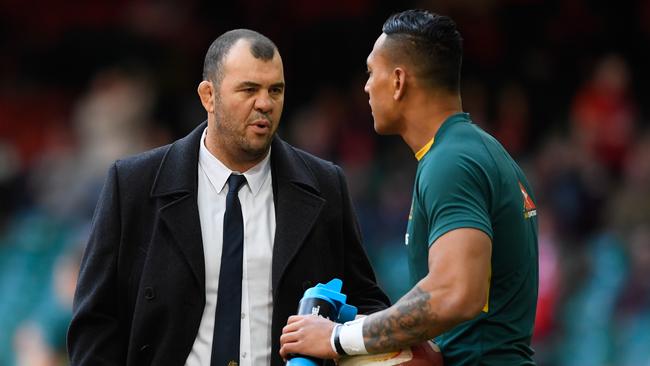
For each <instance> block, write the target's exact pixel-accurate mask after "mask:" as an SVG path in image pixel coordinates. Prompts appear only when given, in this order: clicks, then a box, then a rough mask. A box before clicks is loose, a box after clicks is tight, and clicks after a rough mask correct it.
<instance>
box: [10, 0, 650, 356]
mask: <svg viewBox="0 0 650 366" xmlns="http://www.w3.org/2000/svg"><path fill="white" fill-rule="evenodd" d="M37 3H41V2H37ZM213 3H214V4H213ZM213 3H212V2H211V3H203V2H199V1H197V0H194V1H182V2H181V1H174V0H168V1H150V0H133V1H129V0H119V1H108V0H101V1H96V2H83V1H67V2H60V3H59V2H48V1H43V2H42V6H40V7H38V10H37V11H35V9H34V4H32V3H29V2H21V1H18V0H3V1H1V2H0V48H1V49H2V50H3V52H2V57H0V366H4V365H21V366H22V365H25V366H54V365H66V364H67V359H66V356H65V333H66V329H67V324H68V322H69V320H70V315H71V303H72V296H73V294H74V288H75V283H76V276H77V272H78V268H79V262H80V259H81V256H82V253H83V249H84V245H85V241H86V239H87V236H88V231H89V228H90V225H91V220H92V214H93V210H94V206H95V203H96V200H97V197H98V194H99V191H100V189H101V187H102V184H103V180H104V178H105V174H106V171H107V169H108V166H109V164H110V163H111V162H112V161H113V160H115V159H118V158H120V157H124V156H128V155H131V154H135V153H138V152H140V151H144V150H146V149H149V148H152V147H154V146H160V145H163V144H166V143H169V142H171V141H173V140H174V139H176V138H178V137H181V136H183V135H184V134H186V133H187V132H189V131H190V130H191V129H192V128H193V127H194V126H196V125H197V124H198V123H200V122H201V121H202V120H203V119H204V118H205V116H204V113H203V112H202V110H201V106H200V103H199V100H198V97H197V96H196V92H195V90H196V86H197V85H198V82H199V81H200V77H201V71H202V57H203V56H204V53H205V51H206V49H207V47H208V45H209V44H210V42H211V41H212V39H214V38H215V37H216V36H217V35H218V34H220V33H222V32H223V31H225V30H228V29H232V28H240V27H246V28H252V29H255V30H258V31H260V32H262V33H264V34H266V35H267V36H269V37H270V38H271V39H273V40H274V41H275V42H276V43H277V45H278V47H279V48H280V51H281V53H282V56H283V58H284V64H285V74H286V75H285V76H286V80H287V85H288V87H287V95H286V99H285V100H286V101H285V112H284V116H283V119H282V123H281V127H280V131H279V134H280V135H281V136H282V137H283V138H285V139H286V140H288V141H290V142H291V143H293V144H294V145H296V146H298V147H301V148H303V149H305V150H307V151H309V152H312V153H314V154H316V155H318V156H320V157H323V158H326V159H330V160H332V161H334V162H336V163H337V164H340V165H341V166H342V167H343V168H344V170H345V172H346V174H347V177H348V180H349V185H350V188H351V192H352V197H353V198H354V201H355V208H356V210H357V213H358V216H359V221H360V224H361V228H362V231H363V234H364V244H365V247H366V249H367V251H368V253H369V254H370V257H371V259H372V262H373V265H374V267H375V270H376V272H377V274H378V277H379V280H380V282H381V284H382V285H383V287H384V288H385V290H386V291H387V292H388V293H389V294H390V296H391V297H392V298H393V299H394V300H396V299H397V298H399V297H400V296H401V295H402V294H403V293H404V292H405V291H406V290H408V288H409V286H408V275H407V271H408V269H407V265H406V258H405V250H404V248H403V242H404V233H405V229H406V218H407V215H408V209H409V206H410V200H411V193H412V184H413V179H414V174H415V168H416V160H415V158H414V157H413V154H412V153H411V152H410V151H409V150H408V148H407V147H406V146H405V144H403V143H402V142H401V141H399V140H398V138H396V137H382V136H377V135H376V134H375V133H374V130H373V122H372V117H371V115H370V109H369V106H368V104H367V96H366V95H365V94H364V92H363V85H364V83H365V77H366V75H365V58H366V56H367V54H368V52H369V51H370V50H371V48H372V44H373V42H374V39H375V38H376V37H377V36H378V35H379V33H380V29H381V24H382V23H383V21H384V20H385V18H386V17H387V16H388V15H390V14H391V13H393V12H395V11H398V10H403V9H405V8H409V7H420V8H427V9H430V10H433V11H436V12H440V13H443V14H447V15H451V16H452V17H453V18H454V19H455V20H456V21H457V23H458V25H459V28H460V31H461V33H462V34H463V36H464V39H465V58H464V67H463V85H462V95H463V106H464V109H465V110H466V111H467V112H469V113H470V114H471V115H472V118H473V120H474V121H475V122H476V123H478V124H479V125H481V126H482V127H483V128H484V129H485V130H487V131H488V132H490V133H491V134H493V135H494V136H495V137H497V138H498V139H499V141H501V143H502V144H503V145H504V146H505V147H506V149H507V150H508V151H509V152H510V153H511V154H512V155H513V156H514V157H515V158H516V159H517V160H518V161H519V163H520V164H521V165H522V167H523V168H524V170H525V171H526V174H527V175H528V177H529V179H530V181H531V183H532V185H533V187H534V190H535V194H536V198H537V205H538V212H539V220H540V221H539V222H540V227H539V252H540V258H539V260H540V287H539V302H538V310H537V321H536V325H535V335H534V339H533V344H534V348H535V349H536V352H537V355H536V359H537V362H538V364H539V365H542V366H544V365H590V366H598V365H650V281H649V280H648V278H650V129H649V127H650V123H649V122H650V114H649V113H650V110H649V108H650V83H648V80H650V75H649V74H650V71H648V69H647V65H650V52H649V51H648V50H650V2H648V1H642V0H640V1H632V2H624V3H621V4H616V5H614V4H610V3H608V2H602V1H601V2H598V1H591V2H590V1H587V0H566V1H560V0H557V1H542V0H480V1H469V0H463V1H453V0H443V1H431V0H430V1H406V2H403V3H402V4H400V7H399V8H396V7H395V6H394V5H392V4H390V3H389V2H388V1H380V0H354V1H349V0H328V1H325V0H316V1H300V0H286V1H269V0H243V1H238V2H229V3H228V4H216V3H217V2H213Z"/></svg>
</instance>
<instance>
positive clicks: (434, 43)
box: [382, 9, 463, 92]
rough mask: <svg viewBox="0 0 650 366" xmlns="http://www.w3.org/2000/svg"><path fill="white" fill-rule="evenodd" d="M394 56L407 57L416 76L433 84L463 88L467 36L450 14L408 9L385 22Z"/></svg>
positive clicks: (434, 85)
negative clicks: (464, 37) (462, 68)
mask: <svg viewBox="0 0 650 366" xmlns="http://www.w3.org/2000/svg"><path fill="white" fill-rule="evenodd" d="M382 31H383V32H384V33H385V34H386V36H387V38H386V40H387V41H388V42H387V43H386V44H387V45H388V46H389V47H391V48H394V50H392V51H393V52H391V55H392V57H394V58H399V57H403V56H406V57H407V58H408V59H409V60H408V61H409V62H410V64H411V65H412V66H414V67H415V70H416V71H415V72H416V75H417V76H418V77H419V78H420V79H422V80H424V81H426V82H427V83H428V84H429V85H430V86H433V87H439V88H444V89H446V90H448V91H452V92H458V91H459V90H460V67H461V63H462V58H463V38H462V37H461V35H460V33H459V32H458V30H457V29H456V23H455V22H454V21H453V20H452V19H451V18H449V17H447V16H444V15H438V14H434V13H431V12H429V11H426V10H419V9H417V10H406V11H403V12H401V13H396V14H393V15H391V16H390V17H389V18H388V20H386V22H385V23H384V26H383V27H382Z"/></svg>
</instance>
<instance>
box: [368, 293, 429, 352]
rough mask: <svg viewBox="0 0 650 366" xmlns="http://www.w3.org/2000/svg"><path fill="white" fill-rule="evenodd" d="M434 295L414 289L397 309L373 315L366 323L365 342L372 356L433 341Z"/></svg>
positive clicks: (393, 307) (396, 306)
mask: <svg viewBox="0 0 650 366" xmlns="http://www.w3.org/2000/svg"><path fill="white" fill-rule="evenodd" d="M430 298H431V295H430V294H429V293H428V292H426V291H422V289H420V288H419V287H418V286H415V287H414V288H413V289H412V290H411V291H409V292H408V293H407V294H406V295H404V297H402V298H401V299H400V300H399V301H398V302H397V303H396V304H395V305H394V306H392V307H390V308H388V309H386V310H384V311H381V312H379V313H375V314H372V315H370V316H368V318H366V320H365V321H364V323H363V340H364V343H365V345H366V350H368V352H370V353H377V352H389V351H393V350H397V349H399V348H402V347H404V346H407V345H410V344H413V343H417V342H419V341H423V340H426V339H431V338H433V336H435V335H437V334H436V333H435V331H434V329H432V325H433V324H435V323H436V320H437V318H438V316H437V314H435V313H433V311H432V309H431V305H430V304H429V299H430Z"/></svg>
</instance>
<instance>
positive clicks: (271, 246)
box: [68, 30, 388, 366]
mask: <svg viewBox="0 0 650 366" xmlns="http://www.w3.org/2000/svg"><path fill="white" fill-rule="evenodd" d="M203 76H204V77H203V79H204V80H203V81H202V82H201V83H200V84H199V87H198V93H199V96H200V98H201V102H202V104H203V106H204V108H205V109H206V111H207V114H208V119H207V123H203V124H201V125H200V126H198V127H197V128H196V129H195V130H194V131H193V132H191V133H190V134H189V135H188V136H186V137H184V138H182V139H180V140H178V141H176V142H174V143H172V144H170V145H167V146H163V147H160V148H157V149H154V150H151V151H148V152H145V153H142V154H140V155H137V156H134V157H131V158H127V159H124V160H119V161H117V162H116V163H115V164H114V165H113V166H112V167H111V168H110V170H109V174H108V178H107V180H106V184H105V186H104V189H103V192H102V194H101V198H100V200H99V203H98V205H97V209H96V212H95V217H94V219H93V228H92V234H91V237H90V240H89V242H88V246H87V248H86V250H85V254H84V259H83V262H82V265H81V271H80V275H79V282H78V284H77V290H76V293H75V300H74V310H73V319H72V322H71V324H70V329H69V331H68V350H69V354H70V359H71V362H72V364H73V365H138V366H139V365H149V364H151V365H184V364H185V365H212V366H214V365H217V364H218V365H221V364H222V361H217V357H216V356H215V354H216V353H218V352H223V350H222V349H220V348H224V347H226V346H223V347H222V343H221V342H224V343H223V344H225V343H228V342H230V340H229V338H233V337H234V338H240V341H236V342H234V343H235V344H234V346H235V348H236V350H235V351H234V352H235V353H234V354H235V356H233V357H231V358H232V359H233V361H231V363H228V362H225V363H223V364H224V365H225V364H229V365H232V364H241V365H257V364H271V365H281V364H282V363H283V361H282V359H281V358H280V356H279V354H278V351H279V338H280V335H281V332H282V327H283V326H284V325H285V324H286V322H287V318H288V317H289V316H290V315H292V314H295V312H296V309H297V306H298V302H299V300H300V298H301V297H302V294H303V292H304V290H305V289H306V288H309V287H312V286H314V285H316V284H317V283H325V282H327V281H329V280H331V279H332V278H334V277H338V278H340V279H342V280H343V284H344V286H343V292H344V293H345V294H347V295H348V303H350V304H352V305H355V306H357V307H358V308H359V311H360V313H372V312H374V311H377V310H381V309H383V308H385V307H386V306H387V305H388V299H387V297H386V295H385V294H384V293H383V292H382V291H381V289H380V288H379V287H378V286H377V284H376V283H375V277H374V273H373V271H372V268H371V266H370V263H369V261H368V259H367V256H366V254H365V252H364V250H363V247H362V246H361V243H360V236H359V230H358V225H357V222H356V219H355V215H354V212H353V209H352V204H351V201H350V197H349V193H348V189H347V183H346V181H345V177H344V176H343V173H342V171H341V169H340V168H339V167H338V166H336V165H333V164H331V163H329V162H326V161H323V160H320V159H318V158H316V157H314V156H312V155H309V154H307V153H305V152H303V151H300V150H297V149H295V148H293V147H292V146H290V145H289V144H287V143H285V142H284V141H282V140H281V139H280V138H278V137H277V136H275V131H276V129H277V127H278V123H279V119H280V115H281V113H282V107H283V102H284V88H285V85H284V73H283V66H282V59H281V58H280V55H279V53H278V51H277V48H276V46H275V45H274V44H273V43H272V42H271V41H270V40H269V39H268V38H266V37H264V36H263V35H261V34H259V33H256V32H253V31H249V30H235V31H230V32H227V33H225V34H223V35H222V36H220V37H219V38H217V40H215V41H214V43H213V44H212V45H211V47H210V49H209V50H208V53H207V55H206V60H205V65H204V75H203ZM265 171H266V172H267V173H266V175H267V176H268V178H265V177H266V176H265V175H264V174H265V173H264V172H265ZM224 172H227V174H225V175H224ZM228 175H230V177H229V178H228V181H227V183H226V180H225V177H226V176H228ZM233 176H239V177H240V178H241V176H243V177H244V178H245V179H243V182H244V183H243V187H246V188H239V191H237V190H236V189H235V190H234V195H235V201H233V200H232V197H231V193H232V192H231V193H228V195H226V192H227V191H228V190H229V189H231V188H232V187H231V186H232V185H234V184H233V183H232V182H234V181H231V178H232V177H233ZM227 187H228V188H227ZM237 195H238V196H237ZM226 197H228V198H226ZM240 201H241V203H240ZM228 202H230V203H228ZM232 202H235V206H227V207H226V208H225V213H224V209H223V208H222V207H223V205H229V204H231V203H232ZM231 207H237V208H236V209H235V208H231ZM228 210H230V212H231V213H230V214H229V213H228V212H229V211H228ZM235 210H236V211H235ZM233 212H237V214H233ZM229 215H230V216H229ZM226 216H228V217H231V219H232V217H235V216H236V217H238V219H237V220H239V221H237V220H236V221H237V222H238V224H237V225H234V226H242V227H243V229H238V230H240V232H239V234H238V235H239V238H240V241H241V242H243V243H241V244H240V245H239V246H237V245H235V249H232V248H230V247H229V246H230V245H231V243H230V242H231V241H232V240H230V239H227V238H230V237H231V236H228V235H231V234H227V232H229V230H230V231H232V230H231V229H232V228H231V226H233V225H231V224H230V222H231V221H226V220H231V219H226V218H225V217H226ZM235 237H237V235H235ZM233 245H234V244H233ZM242 246H243V249H241V247H242ZM222 250H223V252H222ZM232 250H234V252H232V253H240V254H239V257H236V256H235V257H233V258H239V259H235V260H233V259H231V258H230V257H226V255H231V254H230V253H231V251H232ZM242 250H243V254H242ZM215 253H216V254H215ZM226 253H229V254H226ZM267 253H268V254H267ZM222 254H223V255H222ZM242 261H243V269H242V264H241V262H242ZM232 263H238V267H237V266H235V267H234V268H238V269H236V270H235V272H225V271H226V268H231V266H232ZM229 270H230V269H229ZM237 271H239V272H237ZM242 271H243V274H242ZM224 273H237V276H235V278H236V279H237V280H236V281H231V280H232V277H233V276H231V275H226V274H224ZM239 276H242V277H241V278H242V279H241V281H239V280H238V279H239ZM232 282H234V283H235V284H236V286H235V287H236V288H237V289H236V291H235V290H231V289H230V288H228V289H227V290H226V284H227V283H232ZM240 285H241V286H240ZM228 286H230V285H228ZM240 287H241V288H240ZM221 291H224V292H227V293H222V292H221ZM237 291H239V292H237ZM217 293H218V294H219V295H218V296H217ZM233 293H237V294H239V295H237V296H240V297H235V299H236V305H233V302H231V303H230V304H226V303H225V300H224V299H226V298H227V297H228V296H231V295H232V294H233ZM239 299H241V303H239ZM240 305H241V309H240ZM215 307H216V309H215ZM231 310H234V312H233V311H231ZM224 311H225V313H226V314H234V313H236V315H237V316H236V317H232V316H226V317H225V318H223V315H219V314H222V313H223V312H224ZM220 312H222V313H220ZM240 312H241V320H240V317H239V314H240ZM220 316H221V318H220ZM232 318H236V319H237V321H236V322H235V323H236V324H235V325H234V327H235V329H236V331H234V332H231V331H228V332H227V334H223V331H222V330H223V329H233V328H231V325H232V323H233V322H229V321H230V320H232ZM220 319H221V320H220ZM237 334H240V336H237ZM224 336H225V337H224ZM213 339H219V340H221V339H224V341H219V342H213ZM231 343H232V342H231ZM260 345H261V346H260ZM240 346H241V349H240ZM228 357H230V356H228ZM231 358H229V359H231Z"/></svg>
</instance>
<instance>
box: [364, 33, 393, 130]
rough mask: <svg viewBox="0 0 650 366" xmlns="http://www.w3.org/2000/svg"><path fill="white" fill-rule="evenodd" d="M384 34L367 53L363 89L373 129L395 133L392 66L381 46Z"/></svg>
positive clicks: (384, 37)
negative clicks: (366, 79)
mask: <svg viewBox="0 0 650 366" xmlns="http://www.w3.org/2000/svg"><path fill="white" fill-rule="evenodd" d="M385 40H386V35H385V34H384V33H382V34H381V36H379V38H377V41H376V42H375V45H374V47H373V49H372V52H370V55H368V59H367V61H366V62H367V65H368V81H367V82H366V86H365V87H364V91H365V92H366V93H368V97H369V100H368V103H369V104H370V109H371V111H372V117H373V119H374V121H375V131H376V132H377V133H379V134H382V135H384V134H395V133H397V132H398V131H397V130H396V128H397V126H396V122H395V116H394V108H393V107H394V100H393V93H394V88H393V87H394V86H393V82H394V77H393V67H392V65H391V64H390V62H389V61H388V60H387V58H386V56H385V52H386V51H385V49H384V48H383V47H382V46H383V44H384V41H385Z"/></svg>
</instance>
